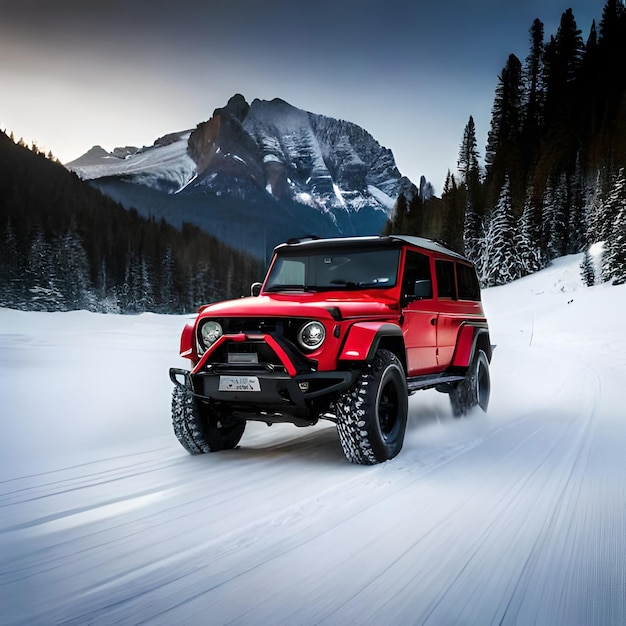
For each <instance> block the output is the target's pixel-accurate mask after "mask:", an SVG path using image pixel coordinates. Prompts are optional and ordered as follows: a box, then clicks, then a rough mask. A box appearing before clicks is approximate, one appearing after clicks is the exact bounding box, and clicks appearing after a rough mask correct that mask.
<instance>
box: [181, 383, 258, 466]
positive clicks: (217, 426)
mask: <svg viewBox="0 0 626 626" xmlns="http://www.w3.org/2000/svg"><path fill="white" fill-rule="evenodd" d="M172 426H173V428H174V434H175V435H176V438H177V439H178V441H179V442H180V444H181V445H182V446H183V448H185V450H187V452H189V453H190V454H202V453H203V452H217V451H218V450H230V449H232V448H234V447H235V446H236V445H237V444H238V443H239V441H240V440H241V437H242V436H243V432H244V430H245V428H246V422H245V421H243V420H232V419H223V418H222V417H220V416H219V415H216V414H212V413H211V411H210V410H209V408H208V407H205V406H203V405H201V404H200V403H199V402H198V401H197V400H196V398H195V397H194V396H193V394H192V393H191V391H190V390H188V389H186V388H184V387H180V386H176V387H174V391H173V392H172Z"/></svg>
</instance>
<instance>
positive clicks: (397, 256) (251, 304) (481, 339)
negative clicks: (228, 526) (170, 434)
mask: <svg viewBox="0 0 626 626" xmlns="http://www.w3.org/2000/svg"><path fill="white" fill-rule="evenodd" d="M254 292H256V295H253V296H252V297H248V298H241V299H239V300H231V301H228V302H220V303H217V304H211V305H208V306H204V307H202V308H201V309H200V311H199V313H198V316H197V318H196V319H195V321H194V322H193V323H190V324H188V325H187V326H186V327H185V329H184V330H183V333H182V337H181V347H180V353H181V356H183V357H186V358H188V359H189V360H190V361H191V363H192V365H193V367H192V369H191V371H187V370H183V369H177V368H172V369H171V370H170V378H171V379H172V381H173V382H174V384H175V387H174V392H173V399H172V420H173V426H174V432H175V434H176V436H177V438H178V440H179V441H180V443H181V444H182V445H183V446H184V447H185V448H186V449H187V450H188V451H189V452H190V453H191V454H198V453H202V452H213V451H216V450H223V449H228V448H234V447H235V446H237V444H238V443H239V440H240V439H241V437H242V435H243V432H244V429H245V426H246V422H247V421H248V420H255V421H261V422H266V423H267V424H268V425H270V424H273V423H276V422H290V423H292V424H295V425H296V426H311V425H313V424H315V423H316V422H317V421H318V420H319V419H327V420H331V421H333V422H335V423H336V425H337V431H338V433H339V439H340V441H341V445H342V448H343V451H344V453H345V455H346V457H347V459H348V460H349V461H352V462H354V463H362V464H374V463H380V462H383V461H386V460H388V459H391V458H393V457H395V456H396V455H397V454H398V453H399V452H400V450H401V448H402V444H403V441H404V434H405V430H406V423H407V413H408V396H409V395H410V394H411V393H413V392H414V391H416V390H418V389H429V388H435V389H437V390H438V391H441V392H443V393H447V394H449V396H450V401H451V405H452V411H453V413H454V414H455V415H457V416H460V415H463V414H465V413H466V412H467V411H469V410H470V409H472V408H473V407H475V406H480V408H482V409H483V410H486V409H487V404H488V402H489V391H490V379H489V363H490V360H491V351H492V348H491V343H490V339H489V329H488V326H487V320H486V318H485V314H484V312H483V308H482V305H481V301H480V288H479V284H478V280H477V278H476V272H475V270H474V267H473V266H472V264H471V263H470V262H469V261H468V260H467V259H465V258H464V257H462V256H461V255H459V254H457V253H456V252H453V251H452V250H449V249H447V248H445V247H444V246H442V245H440V244H438V243H436V242H433V241H430V240H427V239H421V238H418V237H408V236H400V235H392V236H388V237H351V238H339V239H305V240H297V241H290V242H288V243H285V244H282V245H280V246H278V247H277V248H276V249H275V250H274V256H273V259H272V262H271V264H270V267H269V271H268V273H267V276H266V278H265V281H264V282H263V284H262V285H261V284H256V285H253V293H254Z"/></svg>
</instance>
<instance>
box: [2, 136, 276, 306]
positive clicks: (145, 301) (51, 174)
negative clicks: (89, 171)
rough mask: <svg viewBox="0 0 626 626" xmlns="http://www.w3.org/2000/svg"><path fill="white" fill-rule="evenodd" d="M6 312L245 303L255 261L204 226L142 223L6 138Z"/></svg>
mask: <svg viewBox="0 0 626 626" xmlns="http://www.w3.org/2000/svg"><path fill="white" fill-rule="evenodd" d="M0 218H1V219H2V222H0V237H1V241H2V245H1V247H0V306H5V307H11V308H15V309H24V310H38V311H66V310H71V309H87V310H91V311H96V312H106V313H120V312H121V313H137V312H143V311H154V312H161V313H181V312H191V311H195V310H196V309H197V308H198V307H199V306H200V305H202V304H206V303H208V302H214V301H216V300H222V299H225V298H231V297H239V296H241V295H244V294H247V293H249V291H250V284H251V283H252V282H254V281H256V280H259V278H260V277H261V276H262V275H263V270H264V268H263V267H261V264H260V263H259V262H258V261H257V260H256V259H254V258H252V257H250V256H248V255H246V254H243V253H241V252H236V251H234V250H232V249H231V248H229V247H228V246H226V245H224V244H222V243H220V242H219V241H218V240H217V239H215V238H213V237H211V236H209V235H208V234H207V233H205V232H203V231H201V230H199V229H198V228H196V227H194V226H190V225H186V224H184V225H183V227H182V229H176V228H174V227H173V226H171V225H169V224H166V223H165V222H164V221H158V222H157V221H155V220H154V219H146V218H144V217H140V216H139V215H138V214H137V212H136V211H134V210H130V211H128V210H126V209H125V208H123V207H122V206H121V205H119V204H117V203H115V202H113V201H112V200H111V199H110V198H108V197H107V196H105V195H103V194H102V193H101V192H99V191H98V190H96V189H94V188H93V187H92V186H91V185H89V184H87V183H85V182H82V181H81V180H80V179H79V178H78V177H77V176H76V175H75V174H73V173H70V172H69V171H67V170H66V169H65V167H63V165H61V164H60V163H59V162H58V161H56V160H55V159H54V157H53V156H52V155H51V154H48V155H45V154H43V153H42V152H40V151H39V150H38V148H37V146H36V145H33V146H31V147H27V146H26V145H25V144H24V142H23V141H21V140H20V141H19V142H17V143H15V141H14V139H13V137H8V136H7V135H6V134H5V133H0Z"/></svg>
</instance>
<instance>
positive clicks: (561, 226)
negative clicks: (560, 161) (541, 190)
mask: <svg viewBox="0 0 626 626" xmlns="http://www.w3.org/2000/svg"><path fill="white" fill-rule="evenodd" d="M566 205H567V180H566V177H565V174H563V175H561V176H560V177H559V179H558V180H557V181H556V183H553V182H549V183H548V185H547V186H546V191H545V194H544V198H543V211H542V224H543V241H544V244H545V255H546V260H547V261H551V260H552V259H556V258H558V257H560V256H563V255H564V254H566V252H567V219H566Z"/></svg>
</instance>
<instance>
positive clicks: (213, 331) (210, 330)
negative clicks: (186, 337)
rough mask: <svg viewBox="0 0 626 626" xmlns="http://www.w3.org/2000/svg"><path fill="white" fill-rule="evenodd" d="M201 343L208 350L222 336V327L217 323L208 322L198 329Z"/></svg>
mask: <svg viewBox="0 0 626 626" xmlns="http://www.w3.org/2000/svg"><path fill="white" fill-rule="evenodd" d="M200 336H201V338H202V343H203V344H204V345H205V346H206V347H207V348H208V347H209V346H211V345H213V344H214V343H215V342H216V341H217V340H218V339H219V338H220V337H221V336H222V327H221V326H220V324H218V323H217V322H214V321H212V320H209V321H208V322H205V323H204V324H203V325H202V327H201V328H200Z"/></svg>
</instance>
